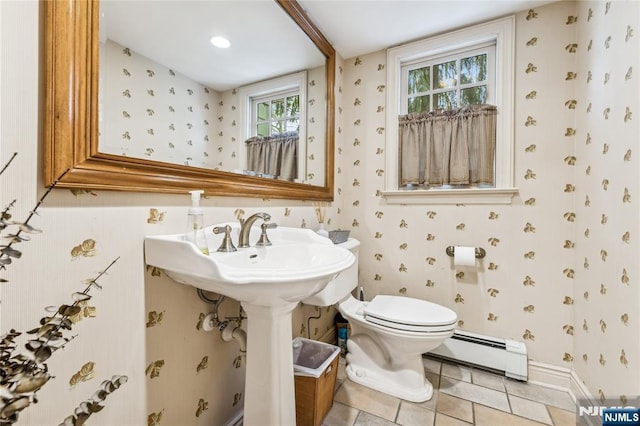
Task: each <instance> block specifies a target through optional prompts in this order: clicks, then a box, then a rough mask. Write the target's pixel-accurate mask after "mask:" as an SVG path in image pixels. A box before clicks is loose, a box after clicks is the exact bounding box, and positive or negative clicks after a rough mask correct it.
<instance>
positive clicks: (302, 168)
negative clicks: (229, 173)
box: [238, 71, 307, 176]
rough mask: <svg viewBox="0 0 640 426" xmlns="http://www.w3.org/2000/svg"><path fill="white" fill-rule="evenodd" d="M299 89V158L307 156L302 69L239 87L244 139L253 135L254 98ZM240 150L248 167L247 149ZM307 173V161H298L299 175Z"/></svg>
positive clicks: (305, 100)
mask: <svg viewBox="0 0 640 426" xmlns="http://www.w3.org/2000/svg"><path fill="white" fill-rule="evenodd" d="M294 89H295V90H298V95H299V96H300V129H299V130H298V160H301V159H302V160H304V159H305V158H307V72H306V71H301V72H298V73H295V74H290V75H286V76H283V77H278V78H273V79H271V80H266V81H261V82H259V83H254V84H250V85H248V86H243V87H241V88H240V89H238V92H239V96H240V102H239V103H240V107H239V108H240V120H241V126H240V127H241V137H242V141H243V145H244V141H246V140H247V139H249V138H250V137H252V136H254V135H253V129H252V115H253V111H252V104H253V99H254V98H259V97H264V96H268V95H271V94H276V93H280V92H285V91H291V90H294ZM242 148H243V149H240V152H239V155H238V157H239V161H240V166H241V167H242V168H243V169H244V170H246V169H247V150H246V149H244V148H245V147H244V146H243V147H242ZM306 175H307V162H306V161H298V176H306Z"/></svg>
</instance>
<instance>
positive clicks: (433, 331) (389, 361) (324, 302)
mask: <svg viewBox="0 0 640 426" xmlns="http://www.w3.org/2000/svg"><path fill="white" fill-rule="evenodd" d="M339 245H340V246H341V247H344V248H346V249H348V250H351V251H352V252H353V254H354V255H355V256H356V259H357V258H358V249H359V247H360V242H359V241H358V240H356V239H354V238H350V239H348V240H347V241H346V242H344V243H341V244H339ZM357 285H358V262H356V263H354V265H353V266H351V267H350V268H349V269H347V270H345V271H343V272H341V273H340V274H339V275H338V276H337V277H336V278H335V279H334V280H333V281H331V282H330V283H329V284H328V285H327V287H326V288H325V289H324V290H322V291H321V292H320V293H317V294H315V295H313V296H311V297H309V298H307V299H305V300H303V301H302V302H303V303H306V304H310V305H315V306H330V305H334V304H336V303H337V304H338V310H339V311H340V313H341V314H342V315H343V316H344V317H345V318H346V319H347V320H348V321H349V324H350V326H351V335H350V336H349V339H348V341H347V357H346V360H347V368H346V373H347V377H349V379H350V380H352V381H354V382H356V383H359V384H361V385H364V386H367V387H369V388H372V389H375V390H378V391H380V392H384V393H387V394H389V395H393V396H396V397H398V398H402V399H405V400H407V401H411V402H423V401H426V400H428V399H430V398H431V397H432V395H433V386H432V384H431V383H430V382H429V381H428V380H427V378H426V377H425V373H424V366H423V363H422V354H423V353H425V352H429V351H430V350H433V349H435V348H436V347H438V346H440V345H441V344H442V343H443V342H444V341H445V340H446V339H448V338H449V337H451V336H452V335H453V331H454V329H455V326H456V322H457V319H458V318H457V315H456V313H455V312H454V311H452V310H451V309H449V308H446V307H444V306H441V305H438V304H435V303H431V302H427V301H425V300H420V299H414V298H411V297H403V296H389V295H378V296H375V297H374V298H373V299H372V300H371V301H370V302H364V301H360V300H357V299H356V298H355V297H353V295H352V294H351V292H352V291H353V289H355V288H356V287H357Z"/></svg>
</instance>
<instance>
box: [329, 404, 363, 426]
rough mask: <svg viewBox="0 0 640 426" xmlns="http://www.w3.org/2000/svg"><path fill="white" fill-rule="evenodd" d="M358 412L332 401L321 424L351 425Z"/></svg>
mask: <svg viewBox="0 0 640 426" xmlns="http://www.w3.org/2000/svg"><path fill="white" fill-rule="evenodd" d="M358 413H359V411H358V410H357V409H355V408H353V407H349V406H347V405H344V404H341V403H339V402H334V403H333V407H331V410H329V413H328V414H327V417H325V418H324V421H323V422H322V424H323V426H352V425H353V424H354V423H355V421H356V418H357V417H358Z"/></svg>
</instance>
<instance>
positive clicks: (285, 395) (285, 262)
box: [144, 223, 355, 426]
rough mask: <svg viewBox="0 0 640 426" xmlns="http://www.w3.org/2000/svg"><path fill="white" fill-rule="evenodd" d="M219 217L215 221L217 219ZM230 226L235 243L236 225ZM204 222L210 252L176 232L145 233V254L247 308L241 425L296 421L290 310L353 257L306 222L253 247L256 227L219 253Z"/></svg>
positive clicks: (182, 277)
mask: <svg viewBox="0 0 640 426" xmlns="http://www.w3.org/2000/svg"><path fill="white" fill-rule="evenodd" d="M224 225H227V224H221V225H218V226H224ZM228 225H230V226H231V227H232V228H233V232H232V240H233V242H234V244H236V245H237V242H238V234H239V227H240V226H239V224H237V223H235V224H228ZM212 228H213V227H208V228H206V229H205V232H206V235H207V242H208V245H209V251H210V254H209V255H204V254H202V253H201V252H200V251H199V250H198V249H197V248H196V246H195V245H194V244H192V243H190V242H187V241H186V240H185V239H184V236H183V235H182V234H177V235H156V236H149V237H146V238H145V241H144V251H145V261H146V263H147V264H148V265H153V266H157V267H160V268H162V269H164V271H165V272H166V274H167V275H168V276H170V277H171V278H173V279H174V280H176V281H178V282H180V283H183V284H188V285H192V286H194V287H198V288H201V289H203V290H208V291H213V292H216V293H220V294H223V295H225V296H229V297H231V298H233V299H236V300H238V301H240V302H241V304H242V307H243V308H244V310H245V311H246V312H247V317H248V321H247V323H248V326H247V369H246V374H245V398H244V418H243V424H244V425H245V426H258V425H260V426H262V425H294V424H295V423H296V412H295V393H294V382H293V355H292V349H291V339H292V337H293V336H292V334H293V333H292V327H291V312H292V311H293V309H294V308H295V307H296V306H297V305H298V303H299V302H300V300H302V299H305V298H307V297H309V296H311V295H314V294H316V293H318V292H320V291H321V290H323V289H324V288H325V287H326V286H327V284H328V283H329V282H330V281H331V280H332V279H333V278H334V277H336V275H337V274H339V273H340V272H341V271H343V270H345V269H347V268H349V267H350V266H351V265H352V264H353V263H354V262H355V256H354V255H353V253H351V252H350V251H349V250H346V249H344V248H342V247H338V246H335V245H334V244H333V243H332V242H331V241H330V240H329V239H328V238H325V237H321V236H319V235H318V234H316V233H315V232H313V231H311V230H309V229H299V228H286V227H278V228H276V229H270V230H269V231H268V235H269V239H270V240H271V242H272V243H273V245H271V246H268V247H255V242H256V240H257V239H258V238H259V236H260V227H258V226H256V227H254V228H253V229H252V230H251V233H250V237H251V238H250V243H251V247H247V248H239V249H238V251H236V252H230V253H223V252H217V251H216V249H217V248H218V247H219V246H220V244H221V242H222V239H223V237H222V235H221V234H217V235H216V234H213V232H212Z"/></svg>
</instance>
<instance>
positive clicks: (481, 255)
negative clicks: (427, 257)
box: [445, 246, 487, 259]
mask: <svg viewBox="0 0 640 426" xmlns="http://www.w3.org/2000/svg"><path fill="white" fill-rule="evenodd" d="M455 252H456V248H455V246H449V247H447V248H446V249H445V253H447V255H449V256H451V257H453V256H454V254H455ZM475 255H476V259H484V257H485V256H486V255H487V252H486V251H485V250H484V249H483V248H482V247H476V248H475Z"/></svg>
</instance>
